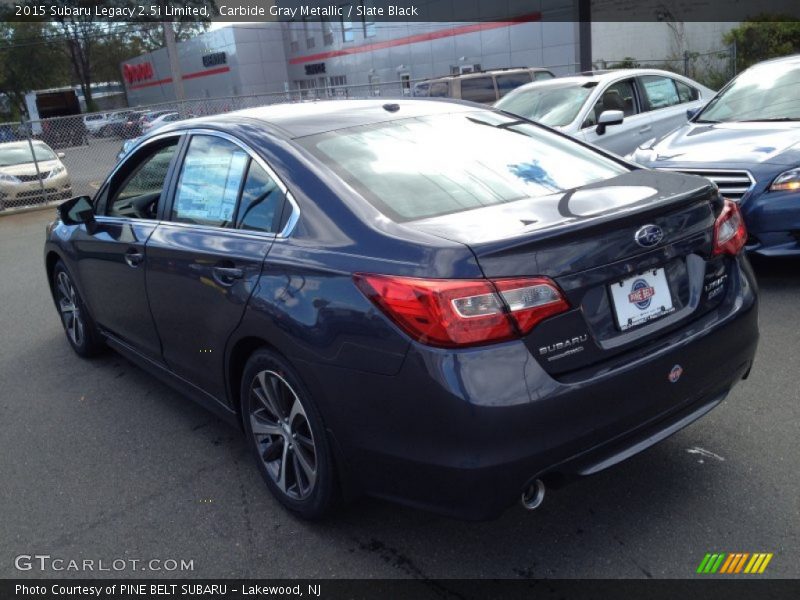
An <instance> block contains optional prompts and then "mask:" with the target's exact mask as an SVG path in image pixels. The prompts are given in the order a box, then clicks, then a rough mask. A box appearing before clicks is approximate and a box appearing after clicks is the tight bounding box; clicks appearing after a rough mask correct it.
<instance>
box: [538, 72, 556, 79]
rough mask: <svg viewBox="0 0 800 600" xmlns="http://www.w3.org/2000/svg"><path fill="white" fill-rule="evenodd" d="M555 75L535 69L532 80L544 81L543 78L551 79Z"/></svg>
mask: <svg viewBox="0 0 800 600" xmlns="http://www.w3.org/2000/svg"><path fill="white" fill-rule="evenodd" d="M554 77H555V75H553V74H552V73H551V72H550V71H536V73H534V74H533V80H534V81H544V80H545V79H553V78H554Z"/></svg>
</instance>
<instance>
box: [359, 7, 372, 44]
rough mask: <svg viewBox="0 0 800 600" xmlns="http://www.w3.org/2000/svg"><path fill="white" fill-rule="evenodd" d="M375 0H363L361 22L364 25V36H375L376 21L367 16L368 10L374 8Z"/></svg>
mask: <svg viewBox="0 0 800 600" xmlns="http://www.w3.org/2000/svg"><path fill="white" fill-rule="evenodd" d="M372 2H373V0H361V8H362V10H361V24H362V26H363V27H364V37H365V38H368V37H375V21H373V20H372V17H368V16H367V12H369V10H371V9H372Z"/></svg>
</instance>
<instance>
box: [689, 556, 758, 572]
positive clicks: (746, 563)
mask: <svg viewBox="0 0 800 600" xmlns="http://www.w3.org/2000/svg"><path fill="white" fill-rule="evenodd" d="M773 556H774V554H772V553H771V552H769V553H768V552H756V553H753V554H750V553H749V552H730V553H727V552H717V553H707V554H706V555H705V556H704V557H703V560H701V561H700V564H699V565H698V567H697V573H702V574H714V573H719V574H721V575H722V574H725V575H734V574H737V573H742V572H744V573H747V574H750V575H755V574H759V573H763V572H764V571H765V570H766V568H767V565H768V564H769V562H770V561H771V560H772V557H773ZM742 569H744V571H742Z"/></svg>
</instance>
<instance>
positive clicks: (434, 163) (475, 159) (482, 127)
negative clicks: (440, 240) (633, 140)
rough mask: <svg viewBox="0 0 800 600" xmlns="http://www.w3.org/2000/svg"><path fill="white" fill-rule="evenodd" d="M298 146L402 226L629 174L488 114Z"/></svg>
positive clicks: (409, 123)
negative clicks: (305, 149)
mask: <svg viewBox="0 0 800 600" xmlns="http://www.w3.org/2000/svg"><path fill="white" fill-rule="evenodd" d="M300 143H302V144H303V145H304V146H305V147H306V148H307V149H308V150H309V151H310V152H312V153H313V154H314V155H315V156H317V157H318V158H319V159H320V160H321V161H323V162H324V163H325V164H327V165H328V166H329V167H330V168H331V169H332V170H333V171H334V172H335V173H336V174H337V175H338V176H339V177H340V178H341V179H343V180H344V181H345V182H347V183H348V184H349V185H351V186H352V187H353V188H354V189H356V190H357V191H358V192H359V193H360V194H361V195H362V196H363V197H364V198H365V199H366V200H367V201H368V202H370V203H371V204H372V205H373V206H375V207H376V208H377V209H378V210H379V211H381V212H382V213H383V214H385V215H386V216H387V217H389V218H391V219H393V220H395V221H398V222H403V221H411V220H416V219H424V218H428V217H434V216H439V215H445V214H450V213H457V212H463V211H467V210H471V209H475V208H480V207H483V206H491V205H496V204H503V203H508V202H514V201H517V200H522V199H527V198H536V197H541V196H547V195H550V194H556V193H560V192H563V191H565V190H569V189H572V188H577V187H581V186H584V185H587V184H589V183H593V182H595V181H601V180H605V179H609V178H611V177H614V176H616V175H620V174H622V173H626V172H627V169H626V168H625V167H623V166H622V165H621V164H619V163H617V162H615V161H612V160H611V159H609V158H606V157H605V156H603V155H601V154H599V153H597V152H594V151H592V150H590V149H589V148H586V147H584V146H581V145H580V144H577V143H575V142H573V141H571V140H568V139H565V138H563V137H561V136H559V135H556V134H553V133H551V132H548V131H546V130H543V129H541V128H539V127H537V126H536V125H532V124H530V123H526V122H524V121H519V120H516V119H514V118H511V117H506V116H504V115H500V114H497V113H493V112H488V111H475V112H469V113H456V114H446V115H437V116H432V117H419V118H409V119H402V120H398V121H393V122H390V123H384V124H379V125H371V126H364V127H353V128H349V129H343V130H338V131H334V132H329V133H324V134H319V135H315V136H309V137H307V138H304V139H303V140H301V142H300Z"/></svg>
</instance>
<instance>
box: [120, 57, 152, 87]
mask: <svg viewBox="0 0 800 600" xmlns="http://www.w3.org/2000/svg"><path fill="white" fill-rule="evenodd" d="M122 76H123V77H124V78H125V81H127V82H128V83H129V84H131V83H136V82H139V81H145V80H147V79H151V78H152V77H153V65H151V64H150V63H149V62H146V63H139V64H136V65H124V66H123V67H122Z"/></svg>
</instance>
